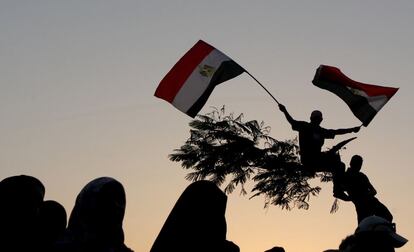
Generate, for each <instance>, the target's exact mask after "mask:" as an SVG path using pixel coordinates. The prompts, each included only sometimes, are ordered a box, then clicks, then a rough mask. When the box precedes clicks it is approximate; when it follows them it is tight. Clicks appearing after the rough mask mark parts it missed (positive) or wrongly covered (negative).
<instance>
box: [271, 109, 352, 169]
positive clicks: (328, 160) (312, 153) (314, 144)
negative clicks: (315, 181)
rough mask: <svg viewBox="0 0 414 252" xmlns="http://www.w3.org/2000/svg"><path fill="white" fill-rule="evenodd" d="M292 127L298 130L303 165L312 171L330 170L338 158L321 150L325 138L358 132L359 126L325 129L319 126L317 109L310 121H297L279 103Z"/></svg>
mask: <svg viewBox="0 0 414 252" xmlns="http://www.w3.org/2000/svg"><path fill="white" fill-rule="evenodd" d="M279 109H280V111H282V112H283V113H284V114H285V116H286V119H287V120H288V122H289V123H290V125H291V126H292V129H293V130H295V131H298V132H299V154H300V160H301V162H302V164H303V165H304V166H306V167H307V168H308V169H311V170H312V171H314V172H319V171H332V169H333V167H332V165H337V163H338V162H340V160H335V157H333V155H332V153H330V152H322V151H321V150H322V146H323V144H324V142H325V139H329V138H330V139H333V138H335V136H336V135H342V134H347V133H352V132H355V133H356V132H358V131H359V129H360V127H354V128H347V129H325V128H322V127H321V126H320V124H321V122H322V120H323V118H322V113H321V112H320V111H319V110H315V111H313V112H312V114H311V116H310V122H305V121H297V120H295V119H293V117H292V116H291V115H290V114H289V113H288V111H287V109H286V107H285V106H284V105H282V104H279Z"/></svg>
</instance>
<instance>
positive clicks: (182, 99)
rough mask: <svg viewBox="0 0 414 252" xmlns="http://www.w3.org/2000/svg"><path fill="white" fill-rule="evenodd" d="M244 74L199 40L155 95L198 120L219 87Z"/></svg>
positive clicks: (240, 69)
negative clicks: (205, 105)
mask: <svg viewBox="0 0 414 252" xmlns="http://www.w3.org/2000/svg"><path fill="white" fill-rule="evenodd" d="M243 72H244V69H243V68H242V67H241V66H239V65H238V64H237V63H236V62H234V61H233V60H232V59H230V58H229V57H227V56H226V55H225V54H224V53H222V52H220V51H219V50H217V49H216V48H214V47H213V46H211V45H209V44H207V43H206V42H204V41H202V40H199V41H198V42H197V43H196V44H195V45H194V46H193V47H192V48H191V49H190V50H189V51H188V52H187V53H186V54H185V55H184V56H183V57H182V58H181V59H180V60H179V61H178V62H177V63H176V64H175V65H174V66H173V68H172V69H171V70H170V71H169V72H168V73H167V75H166V76H165V77H164V79H162V80H161V82H160V84H159V85H158V88H157V90H156V91H155V94H154V95H155V96H156V97H159V98H161V99H164V100H166V101H167V102H169V103H171V104H172V105H174V106H175V107H176V108H177V109H179V110H181V111H182V112H184V113H186V114H187V115H189V116H191V117H195V116H196V115H197V113H198V112H199V111H200V110H201V108H202V107H203V106H204V104H205V103H206V102H207V99H208V97H209V96H210V94H211V92H213V89H214V88H215V86H216V85H218V84H220V83H222V82H224V81H227V80H229V79H232V78H234V77H236V76H238V75H240V74H242V73H243Z"/></svg>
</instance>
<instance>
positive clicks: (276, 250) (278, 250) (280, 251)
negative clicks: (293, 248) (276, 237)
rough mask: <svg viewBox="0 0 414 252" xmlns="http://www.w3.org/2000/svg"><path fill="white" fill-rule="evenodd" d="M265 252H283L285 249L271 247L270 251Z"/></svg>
mask: <svg viewBox="0 0 414 252" xmlns="http://www.w3.org/2000/svg"><path fill="white" fill-rule="evenodd" d="M265 252H285V249H284V248H282V247H273V248H271V249H268V250H266V251H265Z"/></svg>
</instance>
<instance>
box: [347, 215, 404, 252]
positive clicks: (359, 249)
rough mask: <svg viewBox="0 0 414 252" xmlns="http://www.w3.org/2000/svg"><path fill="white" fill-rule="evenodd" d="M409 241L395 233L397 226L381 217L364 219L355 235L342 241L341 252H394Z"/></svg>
mask: <svg viewBox="0 0 414 252" xmlns="http://www.w3.org/2000/svg"><path fill="white" fill-rule="evenodd" d="M407 241H408V240H407V239H405V238H404V237H402V236H400V235H398V234H397V233H396V232H395V225H394V224H392V223H390V222H389V221H387V220H385V219H384V218H381V217H379V216H375V215H373V216H369V217H367V218H365V219H363V220H362V221H361V222H360V223H359V225H358V227H357V229H356V230H355V233H354V234H353V235H350V236H348V237H346V238H345V239H344V240H342V242H341V244H340V245H339V251H341V252H345V251H346V252H367V251H375V252H394V251H395V249H394V248H399V247H402V246H404V244H405V243H407Z"/></svg>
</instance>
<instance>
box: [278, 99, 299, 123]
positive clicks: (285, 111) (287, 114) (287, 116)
mask: <svg viewBox="0 0 414 252" xmlns="http://www.w3.org/2000/svg"><path fill="white" fill-rule="evenodd" d="M279 109H280V111H282V112H283V114H285V117H286V119H287V121H288V122H289V123H290V124H291V125H293V124H294V123H295V122H296V120H295V119H293V117H292V116H291V115H290V114H289V112H288V111H287V109H286V107H285V106H284V105H283V104H279Z"/></svg>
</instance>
